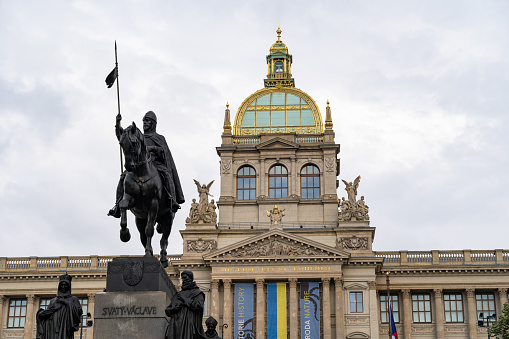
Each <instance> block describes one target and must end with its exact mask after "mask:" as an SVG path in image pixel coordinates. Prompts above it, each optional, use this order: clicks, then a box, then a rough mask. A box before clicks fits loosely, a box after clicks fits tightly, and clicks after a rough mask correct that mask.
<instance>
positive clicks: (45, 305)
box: [39, 298, 52, 310]
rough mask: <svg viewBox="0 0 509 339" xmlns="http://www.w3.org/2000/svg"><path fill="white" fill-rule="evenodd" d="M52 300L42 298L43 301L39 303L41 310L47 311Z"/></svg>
mask: <svg viewBox="0 0 509 339" xmlns="http://www.w3.org/2000/svg"><path fill="white" fill-rule="evenodd" d="M51 299H52V298H41V301H40V302H39V308H42V309H43V310H45V309H47V308H48V306H49V302H50V301H51Z"/></svg>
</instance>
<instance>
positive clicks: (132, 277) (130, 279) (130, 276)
mask: <svg viewBox="0 0 509 339" xmlns="http://www.w3.org/2000/svg"><path fill="white" fill-rule="evenodd" d="M122 278H123V279H124V282H125V283H126V284H127V285H129V286H136V285H138V284H139V283H140V281H141V279H142V278H143V261H141V260H139V261H134V260H131V259H128V260H126V261H125V263H124V272H123V273H122Z"/></svg>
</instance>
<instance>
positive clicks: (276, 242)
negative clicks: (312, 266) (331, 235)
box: [222, 238, 327, 258]
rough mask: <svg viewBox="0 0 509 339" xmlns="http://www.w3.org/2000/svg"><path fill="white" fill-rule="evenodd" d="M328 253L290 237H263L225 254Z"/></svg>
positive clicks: (255, 255)
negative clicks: (289, 238) (292, 239)
mask: <svg viewBox="0 0 509 339" xmlns="http://www.w3.org/2000/svg"><path fill="white" fill-rule="evenodd" d="M326 254H327V253H326V252H325V251H323V250H321V249H319V248H316V247H312V246H309V245H306V244H301V243H297V242H294V241H291V240H288V239H275V238H269V239H263V240H261V241H257V242H255V243H251V244H249V245H247V246H244V247H241V248H237V249H235V250H233V251H230V252H228V253H225V254H223V255H222V256H223V257H225V258H240V257H278V256H290V257H296V256H324V255H326Z"/></svg>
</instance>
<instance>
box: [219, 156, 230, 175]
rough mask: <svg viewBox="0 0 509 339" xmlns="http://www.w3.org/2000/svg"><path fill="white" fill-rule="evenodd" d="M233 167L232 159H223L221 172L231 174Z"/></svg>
mask: <svg viewBox="0 0 509 339" xmlns="http://www.w3.org/2000/svg"><path fill="white" fill-rule="evenodd" d="M231 168H232V161H231V160H229V159H224V160H221V173H223V174H230V170H231Z"/></svg>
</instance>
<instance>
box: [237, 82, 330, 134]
mask: <svg viewBox="0 0 509 339" xmlns="http://www.w3.org/2000/svg"><path fill="white" fill-rule="evenodd" d="M260 133H297V134H318V133H323V123H322V116H321V114H320V111H319V109H318V106H317V105H316V103H315V101H314V100H313V99H312V98H311V97H310V96H309V95H307V94H306V93H304V92H303V91H301V90H300V89H297V88H295V87H282V88H263V89H261V90H259V91H256V92H255V93H253V94H252V95H250V96H249V97H247V99H246V100H244V102H243V103H242V105H241V106H240V107H239V110H238V111H237V115H236V116H235V122H234V127H233V134H234V135H257V134H260Z"/></svg>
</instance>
